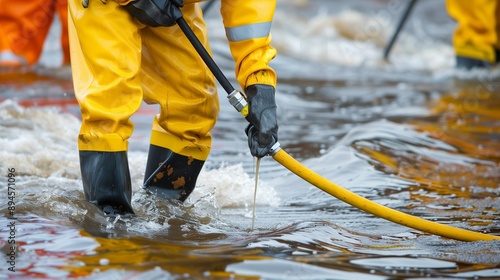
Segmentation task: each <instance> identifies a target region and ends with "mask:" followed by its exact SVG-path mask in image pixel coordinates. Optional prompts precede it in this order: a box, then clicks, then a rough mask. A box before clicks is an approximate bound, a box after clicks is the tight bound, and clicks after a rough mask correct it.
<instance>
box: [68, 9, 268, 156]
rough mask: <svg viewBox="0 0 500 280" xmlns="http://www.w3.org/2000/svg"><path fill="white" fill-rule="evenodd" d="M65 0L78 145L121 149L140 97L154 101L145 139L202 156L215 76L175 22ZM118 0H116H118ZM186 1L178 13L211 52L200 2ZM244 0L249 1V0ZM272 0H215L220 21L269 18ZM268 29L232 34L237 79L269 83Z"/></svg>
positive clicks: (213, 111)
mask: <svg viewBox="0 0 500 280" xmlns="http://www.w3.org/2000/svg"><path fill="white" fill-rule="evenodd" d="M120 1H121V0H117V1H108V2H107V4H103V3H101V1H93V2H92V4H91V5H89V8H87V9H84V8H83V7H82V6H81V0H70V1H69V7H70V28H69V29H70V30H69V34H70V40H71V52H72V57H71V59H72V61H74V63H72V67H73V69H72V70H73V80H74V87H75V95H76V97H77V100H78V102H79V104H80V108H81V111H82V126H81V130H80V135H79V138H78V145H79V149H80V150H93V151H124V150H127V143H128V139H129V138H130V136H131V134H132V132H133V123H132V122H131V121H130V117H131V116H132V115H133V114H134V113H135V112H136V111H137V110H138V109H139V107H140V106H141V103H142V101H143V100H144V101H145V102H146V103H148V104H159V106H160V113H159V114H158V115H157V116H156V118H155V120H154V125H153V132H152V139H151V142H152V143H153V144H155V145H158V146H161V147H164V148H168V149H171V150H173V151H174V152H176V153H178V154H181V155H185V156H193V157H194V158H196V159H199V160H205V159H206V158H207V156H208V153H209V151H210V146H211V135H210V132H209V131H210V130H211V129H212V127H213V126H214V125H215V121H216V118H217V114H218V111H219V103H218V97H217V88H216V85H215V79H214V77H213V75H212V74H211V73H210V71H209V70H208V68H207V67H206V65H205V63H204V62H203V61H202V60H201V58H200V57H199V55H198V54H197V53H196V51H195V49H194V48H193V47H192V46H191V43H190V42H189V41H188V40H187V38H186V37H185V35H184V34H183V33H182V31H181V30H180V28H178V26H172V27H156V28H152V27H149V26H145V25H144V24H142V23H140V22H139V21H137V20H136V19H134V18H132V17H131V16H130V15H129V14H128V13H127V12H126V11H125V10H124V9H123V8H122V7H121V6H120V4H118V3H117V2H120ZM124 1H125V0H124ZM121 2H123V1H121ZM191 2H197V1H195V0H191V1H185V5H184V7H183V8H182V9H181V10H182V12H183V15H184V18H185V19H186V21H187V22H188V24H189V25H190V26H191V28H192V29H193V31H194V32H195V33H196V35H197V37H198V38H199V39H200V40H201V41H202V43H203V44H204V45H205V47H206V48H207V50H208V51H209V52H210V49H209V47H208V41H207V34H206V26H205V23H204V21H203V18H202V11H201V8H200V6H199V4H197V3H195V4H189V3H191ZM251 3H253V4H252V5H251ZM275 5H276V2H275V1H262V0H258V1H241V0H239V1H224V0H223V1H222V2H221V6H222V9H221V12H222V16H223V20H224V25H225V26H226V27H238V26H251V25H252V24H254V23H261V22H269V23H270V22H271V20H272V17H273V14H274V9H275ZM270 41H271V36H270V34H269V35H266V36H263V37H261V38H249V39H246V40H242V41H238V42H231V43H230V48H231V52H232V54H233V57H234V59H235V62H236V73H237V77H238V82H239V83H240V85H241V87H242V88H243V89H244V88H246V87H247V86H248V85H251V84H255V83H263V84H270V85H273V86H275V85H276V74H275V72H274V71H273V70H272V69H271V68H270V67H269V66H268V63H269V61H270V60H271V59H273V58H274V56H275V55H276V50H275V49H274V48H272V47H271V46H270V45H269V44H270Z"/></svg>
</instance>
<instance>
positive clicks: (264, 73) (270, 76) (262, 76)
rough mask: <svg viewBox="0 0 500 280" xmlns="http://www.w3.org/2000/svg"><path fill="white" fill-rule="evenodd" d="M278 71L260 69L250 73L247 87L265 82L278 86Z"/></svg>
mask: <svg viewBox="0 0 500 280" xmlns="http://www.w3.org/2000/svg"><path fill="white" fill-rule="evenodd" d="M276 83H277V79H276V73H275V72H274V70H272V69H269V70H260V71H257V72H254V73H252V74H250V75H249V76H248V78H247V81H246V83H245V88H247V87H248V86H251V85H255V84H265V85H270V86H273V87H275V88H276Z"/></svg>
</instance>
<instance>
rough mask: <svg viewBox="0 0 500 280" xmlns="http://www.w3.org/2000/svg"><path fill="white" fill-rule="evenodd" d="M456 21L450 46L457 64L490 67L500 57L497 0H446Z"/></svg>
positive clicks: (463, 66) (458, 65) (498, 3)
mask: <svg viewBox="0 0 500 280" xmlns="http://www.w3.org/2000/svg"><path fill="white" fill-rule="evenodd" d="M446 8H447V10H448V13H449V15H450V16H451V17H452V18H453V19H455V20H456V21H457V27H456V29H455V32H454V34H453V47H454V49H455V54H456V65H457V67H458V68H463V69H472V68H489V67H491V66H493V65H494V64H496V63H498V62H499V61H500V57H499V55H500V1H498V0H468V1H463V0H446Z"/></svg>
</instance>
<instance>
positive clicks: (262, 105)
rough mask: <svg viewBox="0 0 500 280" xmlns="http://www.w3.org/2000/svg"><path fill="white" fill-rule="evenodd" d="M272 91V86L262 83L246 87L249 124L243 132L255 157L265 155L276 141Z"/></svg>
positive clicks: (276, 132) (276, 126) (274, 103)
mask: <svg viewBox="0 0 500 280" xmlns="http://www.w3.org/2000/svg"><path fill="white" fill-rule="evenodd" d="M274 91H275V90H274V87H273V86H270V85H264V84H256V85H251V86H249V87H247V89H246V95H247V101H248V109H249V112H248V116H247V120H248V121H249V122H250V124H249V125H248V126H247V128H246V129H245V132H246V134H247V136H248V147H249V148H250V152H251V153H252V155H253V156H255V157H259V158H261V157H264V156H266V155H267V154H269V151H270V150H271V147H272V146H273V145H274V144H275V143H276V142H278V120H277V117H276V101H275V98H274Z"/></svg>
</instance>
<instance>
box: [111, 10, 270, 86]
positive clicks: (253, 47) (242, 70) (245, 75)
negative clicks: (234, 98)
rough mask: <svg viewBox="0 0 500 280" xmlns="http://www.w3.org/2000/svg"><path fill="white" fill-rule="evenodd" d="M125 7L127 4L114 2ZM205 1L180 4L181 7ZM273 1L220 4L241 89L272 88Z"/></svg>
mask: <svg viewBox="0 0 500 280" xmlns="http://www.w3.org/2000/svg"><path fill="white" fill-rule="evenodd" d="M115 1H116V2H118V3H119V4H120V5H125V4H128V3H129V2H131V0H115ZM197 2H205V0H184V4H185V5H186V4H193V3H197ZM275 9H276V0H221V14H222V19H223V23H224V28H225V29H226V36H227V39H228V41H229V47H230V49H231V54H232V56H233V58H234V60H235V62H236V68H235V72H236V78H237V80H238V83H239V84H240V86H241V87H242V88H243V89H245V88H246V87H248V86H249V85H253V84H268V85H272V86H274V87H276V73H275V72H274V70H273V69H272V68H270V67H269V66H268V64H269V62H270V61H271V60H272V59H273V58H274V57H275V56H276V50H275V49H274V48H273V47H271V45H270V44H271V24H272V19H273V17H274V11H275Z"/></svg>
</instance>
